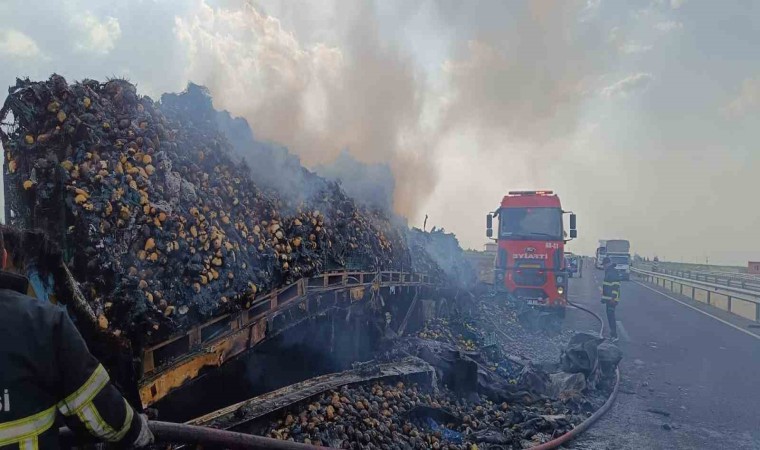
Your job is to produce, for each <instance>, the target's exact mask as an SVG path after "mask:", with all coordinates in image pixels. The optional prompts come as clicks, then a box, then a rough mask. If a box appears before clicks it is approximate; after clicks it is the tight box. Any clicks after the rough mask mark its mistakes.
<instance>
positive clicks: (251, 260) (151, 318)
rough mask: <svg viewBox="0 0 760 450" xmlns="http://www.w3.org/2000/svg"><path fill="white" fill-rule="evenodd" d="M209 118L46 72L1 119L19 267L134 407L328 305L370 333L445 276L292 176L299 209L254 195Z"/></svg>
mask: <svg viewBox="0 0 760 450" xmlns="http://www.w3.org/2000/svg"><path fill="white" fill-rule="evenodd" d="M216 113H217V111H215V110H213V108H212V106H211V99H210V97H209V96H208V95H207V92H205V91H203V90H202V89H200V88H198V87H195V88H193V89H188V91H187V92H184V93H182V94H176V95H175V94H171V95H164V96H163V97H162V99H161V101H160V102H155V101H153V100H152V99H150V98H148V97H145V96H140V95H138V93H137V90H136V87H135V86H134V85H132V84H130V83H129V82H127V81H125V80H119V79H115V80H108V81H106V82H98V81H94V80H83V81H82V82H78V83H74V84H68V83H67V82H66V80H65V79H63V77H60V76H58V75H53V76H51V77H50V79H49V80H47V81H43V82H32V81H30V80H28V79H26V80H17V83H16V85H15V86H13V87H11V89H10V90H9V96H8V98H7V99H6V101H5V103H4V104H3V106H2V108H0V142H2V146H3V150H4V158H5V165H4V186H3V188H4V193H5V223H6V224H7V225H9V226H10V227H11V228H10V229H9V230H8V232H7V233H6V242H7V247H8V249H9V252H10V253H11V257H12V260H13V262H14V264H13V268H14V270H17V271H18V272H20V273H23V274H25V275H27V276H28V277H29V278H30V280H31V281H32V283H31V284H32V286H33V292H31V293H32V294H33V295H34V296H36V297H38V298H40V299H41V300H44V301H53V302H60V303H61V304H62V305H64V306H65V307H66V308H67V309H68V311H69V313H70V314H71V315H72V316H73V317H74V319H75V323H76V324H77V326H78V327H79V329H80V331H81V332H82V334H83V335H84V337H85V339H86V340H87V342H88V344H89V346H90V347H91V350H92V352H93V353H94V354H95V355H96V356H97V357H98V358H99V359H101V361H102V362H103V363H104V365H105V366H106V367H107V368H108V369H109V372H110V373H111V375H112V377H113V378H114V379H115V380H116V382H117V384H119V385H120V387H121V388H122V390H123V391H124V392H125V395H126V396H127V397H128V398H129V399H130V400H131V401H132V402H133V403H135V404H141V405H142V406H151V405H155V404H156V403H157V402H159V401H160V400H163V399H166V398H167V396H168V395H169V393H171V392H174V391H176V390H177V389H178V388H180V387H183V386H187V385H189V384H192V382H193V380H197V379H199V378H202V377H204V376H205V375H208V374H210V373H212V372H213V371H214V370H213V369H215V368H219V367H221V366H223V365H224V364H225V363H226V362H228V361H231V360H233V359H236V358H237V357H238V356H241V355H243V354H246V353H248V352H249V351H250V350H252V349H255V348H258V347H259V346H261V345H263V344H265V343H267V342H272V341H274V340H275V339H282V336H285V335H287V333H286V332H289V330H293V329H294V328H297V327H295V325H298V324H303V323H306V322H308V321H309V320H315V318H320V317H324V316H327V315H329V314H330V313H329V312H330V311H345V313H344V319H345V316H346V315H349V314H350V315H351V317H355V316H356V314H354V313H353V312H354V311H356V310H362V311H363V312H362V317H363V320H364V322H363V324H362V326H364V327H365V328H366V327H367V326H368V325H369V324H372V325H370V326H371V328H372V329H374V330H375V331H374V333H376V334H378V335H379V334H382V333H383V332H385V329H386V328H390V329H395V330H396V331H398V330H401V329H403V327H402V325H404V326H405V324H406V323H407V322H408V321H409V318H410V316H411V315H413V314H411V313H409V312H408V311H414V310H416V309H418V308H419V307H418V304H417V299H419V298H421V297H422V298H438V297H437V296H438V294H437V293H436V289H438V287H437V286H438V285H439V283H440V282H441V280H442V276H441V274H442V271H441V270H440V268H439V267H438V266H437V265H436V264H435V262H433V260H432V259H431V258H430V257H429V256H427V255H426V254H425V252H424V251H417V250H413V251H412V250H410V248H409V246H408V245H407V243H406V238H405V237H404V234H405V233H406V230H404V229H402V228H401V227H399V226H397V225H394V224H393V222H392V221H391V219H390V218H389V217H388V215H387V214H385V213H383V212H382V211H376V210H372V209H370V208H367V207H364V206H362V205H360V204H358V203H357V202H356V201H354V199H352V198H350V197H349V196H348V195H347V194H346V193H345V192H344V191H343V190H342V189H341V187H340V185H339V184H338V183H335V182H330V181H328V180H325V179H323V178H320V177H318V176H316V175H315V174H313V173H311V172H309V171H307V170H306V169H304V168H302V167H299V168H298V169H299V170H298V171H297V172H298V173H299V174H300V175H299V176H300V177H301V178H299V179H298V182H299V183H301V184H302V185H303V186H304V187H308V189H306V190H307V191H308V192H309V193H310V196H309V197H307V198H300V199H296V200H294V199H291V198H289V197H287V196H285V195H284V194H282V193H280V192H278V191H276V190H275V189H273V188H270V187H261V186H258V185H257V184H256V183H255V182H254V180H253V179H252V173H253V172H252V170H251V169H250V168H249V167H248V165H247V163H246V162H244V161H243V162H241V161H240V160H238V159H236V157H235V155H234V153H233V151H232V148H231V145H230V143H229V141H228V140H227V139H226V137H225V136H224V134H223V133H221V132H220V131H219V128H218V126H217V124H216V122H215V119H214V118H215V117H216V116H215V114H216ZM258 156H260V157H261V158H264V157H265V155H264V156H262V155H258ZM262 161H263V160H262ZM17 230H21V231H17ZM355 326H356V327H358V326H360V325H359V324H356V325H355ZM327 342H329V339H328V341H327Z"/></svg>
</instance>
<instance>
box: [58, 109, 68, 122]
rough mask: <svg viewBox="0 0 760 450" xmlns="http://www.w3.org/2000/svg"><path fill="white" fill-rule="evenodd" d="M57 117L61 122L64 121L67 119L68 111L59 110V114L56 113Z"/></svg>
mask: <svg viewBox="0 0 760 450" xmlns="http://www.w3.org/2000/svg"><path fill="white" fill-rule="evenodd" d="M56 117H57V118H58V121H59V122H63V121H64V120H66V113H65V112H63V111H58V115H56Z"/></svg>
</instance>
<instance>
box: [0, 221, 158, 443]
mask: <svg viewBox="0 0 760 450" xmlns="http://www.w3.org/2000/svg"><path fill="white" fill-rule="evenodd" d="M0 249H1V250H2V251H1V252H0V255H1V256H0V257H1V258H2V269H5V268H6V262H7V259H8V253H7V252H6V250H5V245H4V241H3V237H2V231H1V230H0ZM27 286H28V281H27V279H26V278H24V277H22V276H20V275H16V274H13V273H10V272H6V271H5V270H3V271H0V449H2V450H5V449H22V450H27V449H29V450H31V449H34V450H36V449H55V448H58V432H57V431H58V430H57V426H56V425H55V424H56V418H57V415H58V413H60V414H62V415H63V418H64V421H65V422H66V423H67V425H69V427H71V428H72V429H74V430H75V431H79V432H89V434H91V435H93V436H95V437H97V438H99V439H101V440H103V441H107V442H115V443H116V442H117V443H120V445H123V446H133V447H137V448H140V447H144V446H147V445H149V444H150V443H152V442H153V435H152V434H151V432H150V430H149V429H148V422H147V419H146V417H145V416H144V415H141V414H137V413H136V412H135V411H134V410H133V409H132V407H131V406H130V405H129V404H128V403H127V401H126V400H125V399H124V398H123V397H122V396H121V394H120V393H119V391H117V390H116V388H115V387H114V386H113V385H112V384H111V383H110V381H109V377H108V373H107V372H106V370H105V369H104V368H103V366H102V365H100V364H99V363H98V361H97V360H96V359H95V358H94V357H93V356H92V355H91V354H90V352H89V351H88V350H87V346H86V345H85V342H84V340H83V339H82V336H81V335H80V334H79V332H78V331H77V329H76V328H75V327H74V324H73V323H72V322H71V319H69V317H68V315H67V314H66V312H65V311H64V310H63V309H62V308H60V307H58V306H56V305H53V304H52V303H49V302H44V301H40V300H37V299H35V298H32V297H29V296H27V295H25V294H26V292H27Z"/></svg>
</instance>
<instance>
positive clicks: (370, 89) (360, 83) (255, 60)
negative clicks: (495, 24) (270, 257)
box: [175, 2, 436, 215]
mask: <svg viewBox="0 0 760 450" xmlns="http://www.w3.org/2000/svg"><path fill="white" fill-rule="evenodd" d="M351 14H352V16H353V17H352V18H351V20H350V21H349V22H350V26H349V27H348V29H347V31H346V32H345V36H344V37H343V39H342V42H344V43H345V45H343V46H341V47H340V48H338V47H331V46H328V45H325V44H315V45H312V46H308V47H307V46H304V45H302V44H301V43H300V42H299V41H298V40H297V38H296V36H295V35H294V34H293V33H292V32H290V31H287V30H285V29H283V27H282V25H281V23H280V21H279V20H278V19H276V18H274V17H271V16H267V15H266V14H264V13H263V12H262V11H260V10H259V9H257V8H255V7H254V6H252V5H250V4H244V5H242V7H239V8H236V9H235V8H225V7H219V8H212V7H211V6H209V5H207V4H206V3H202V7H201V8H200V11H199V12H198V13H197V14H196V15H195V16H194V17H190V18H178V19H177V20H176V24H175V28H176V30H175V31H176V33H177V35H178V36H179V37H180V41H181V42H182V43H183V44H184V45H185V46H186V47H187V50H188V54H189V55H190V58H189V59H190V61H189V65H188V68H187V78H189V79H192V80H194V81H195V82H198V83H200V84H203V85H205V86H207V87H208V88H209V90H210V91H211V93H212V94H213V98H214V103H215V104H216V106H217V107H221V108H223V109H227V110H229V111H230V112H231V113H232V114H233V115H237V116H242V117H244V118H246V119H247V121H248V122H249V123H250V125H251V128H252V129H253V130H255V131H256V133H257V136H258V137H259V138H261V139H263V140H268V141H274V142H277V143H281V144H282V145H284V146H286V147H287V148H289V149H290V150H291V151H292V152H293V153H295V154H297V155H298V156H299V157H300V158H301V161H302V162H303V163H304V164H305V165H307V166H309V167H314V166H315V165H317V164H321V163H329V162H331V161H332V160H334V159H335V158H336V157H337V156H338V154H339V152H340V151H341V149H347V151H348V152H349V153H350V154H351V155H352V156H353V157H354V158H356V159H357V160H358V161H361V162H364V163H384V164H388V165H389V166H390V167H391V168H392V170H393V172H394V175H395V176H396V192H395V194H394V195H395V202H394V205H395V209H396V212H398V213H400V214H402V215H410V214H412V213H414V211H415V208H416V207H417V206H418V205H419V204H420V202H421V201H422V200H424V199H425V198H426V196H427V195H429V194H430V192H431V191H432V189H433V188H434V186H435V179H436V176H435V170H434V165H433V160H434V157H433V155H432V154H431V151H432V148H431V147H425V145H424V144H425V142H426V140H425V139H423V138H422V137H421V135H420V131H419V127H418V125H419V123H420V118H421V114H422V102H423V96H424V92H425V84H424V80H423V79H422V78H421V76H420V75H419V74H418V73H417V70H416V68H415V66H414V64H413V63H412V61H411V59H410V58H409V57H408V56H407V55H404V54H403V52H402V51H401V50H400V49H399V48H396V47H394V46H383V45H381V43H380V40H379V31H378V27H377V23H376V17H375V15H374V14H373V10H372V4H371V3H368V2H363V3H361V4H360V6H359V7H358V8H356V11H352V12H351Z"/></svg>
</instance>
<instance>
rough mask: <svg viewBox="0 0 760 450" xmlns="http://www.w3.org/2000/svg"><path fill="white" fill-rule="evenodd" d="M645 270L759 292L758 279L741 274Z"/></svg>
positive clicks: (664, 267)
mask: <svg viewBox="0 0 760 450" xmlns="http://www.w3.org/2000/svg"><path fill="white" fill-rule="evenodd" d="M643 267H644V268H645V270H650V271H652V272H657V273H663V274H666V275H674V276H677V277H681V278H687V279H689V280H695V281H704V282H708V283H715V284H719V285H722V286H727V287H735V288H741V289H748V290H752V291H757V292H760V277H757V276H753V275H750V274H743V273H731V272H706V271H700V270H673V269H670V268H668V267H667V266H662V265H661V266H659V267H657V270H654V267H653V266H652V265H645V266H643Z"/></svg>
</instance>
